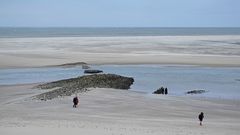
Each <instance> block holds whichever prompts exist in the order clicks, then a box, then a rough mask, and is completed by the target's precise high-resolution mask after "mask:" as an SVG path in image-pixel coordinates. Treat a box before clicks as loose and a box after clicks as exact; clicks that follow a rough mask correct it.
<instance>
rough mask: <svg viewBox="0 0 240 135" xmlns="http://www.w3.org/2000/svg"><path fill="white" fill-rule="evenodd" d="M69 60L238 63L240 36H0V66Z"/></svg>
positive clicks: (217, 64)
mask: <svg viewBox="0 0 240 135" xmlns="http://www.w3.org/2000/svg"><path fill="white" fill-rule="evenodd" d="M72 62H86V63H89V64H190V65H207V66H240V36H156V37H148V36H145V37H51V38H0V68H13V67H35V66H46V65H58V64H64V63H72Z"/></svg>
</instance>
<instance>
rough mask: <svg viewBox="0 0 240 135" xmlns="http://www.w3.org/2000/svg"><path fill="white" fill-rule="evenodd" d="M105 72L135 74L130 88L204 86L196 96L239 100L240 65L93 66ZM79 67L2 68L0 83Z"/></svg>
mask: <svg viewBox="0 0 240 135" xmlns="http://www.w3.org/2000/svg"><path fill="white" fill-rule="evenodd" d="M92 68H94V69H101V70H103V71H104V72H105V73H114V74H119V75H124V76H130V77H134V79H135V82H134V84H133V85H132V87H131V90H134V91H142V92H147V93H152V92H153V91H154V90H156V89H158V88H159V87H161V86H163V87H167V88H168V89H169V94H171V95H185V92H186V91H188V90H194V89H204V90H207V91H208V92H207V93H205V94H202V95H199V96H204V97H214V98H227V99H240V68H212V67H194V66H167V65H100V66H92ZM82 75H83V70H82V69H81V67H73V68H60V67H54V68H53V67H51V68H25V69H1V70H0V85H11V84H25V83H38V82H49V81H55V80H60V79H67V78H72V77H77V76H82Z"/></svg>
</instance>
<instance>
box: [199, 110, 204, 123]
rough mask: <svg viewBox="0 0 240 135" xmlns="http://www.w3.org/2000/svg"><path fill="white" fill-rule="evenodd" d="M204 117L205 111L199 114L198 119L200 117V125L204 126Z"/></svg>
mask: <svg viewBox="0 0 240 135" xmlns="http://www.w3.org/2000/svg"><path fill="white" fill-rule="evenodd" d="M203 118H204V114H203V112H201V113H200V114H199V115H198V119H199V121H200V126H202V121H203Z"/></svg>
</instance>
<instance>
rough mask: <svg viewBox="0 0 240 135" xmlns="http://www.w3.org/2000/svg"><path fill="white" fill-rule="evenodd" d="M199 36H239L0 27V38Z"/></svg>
mask: <svg viewBox="0 0 240 135" xmlns="http://www.w3.org/2000/svg"><path fill="white" fill-rule="evenodd" d="M194 35H195V36H199V35H240V28H235V27H230V28H229V27H228V28H224V27H223V28H216V27H207V28H206V27H204V28H198V27H190V28H182V27H181V28H172V27H170V28H161V27H145V28H144V27H141V28H138V27H136V28H135V27H128V28H124V27H121V28H117V27H112V28H103V27H100V28H92V27H90V28H81V27H80V28H79V27H76V28H75V27H67V28H64V27H54V28H53V27H50V28H31V27H0V38H6V37H7V38H10V37H12V38H16V37H112V36H194Z"/></svg>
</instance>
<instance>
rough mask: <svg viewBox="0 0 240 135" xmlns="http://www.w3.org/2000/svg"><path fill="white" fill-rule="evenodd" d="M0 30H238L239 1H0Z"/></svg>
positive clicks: (239, 19) (239, 20) (239, 24)
mask: <svg viewBox="0 0 240 135" xmlns="http://www.w3.org/2000/svg"><path fill="white" fill-rule="evenodd" d="M0 26H14V27H17V26H26V27H52V26H54V27H240V0H0Z"/></svg>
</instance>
